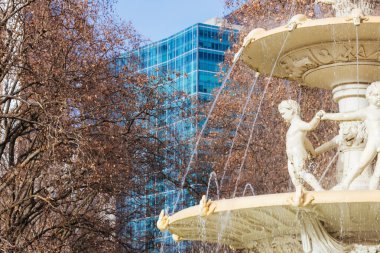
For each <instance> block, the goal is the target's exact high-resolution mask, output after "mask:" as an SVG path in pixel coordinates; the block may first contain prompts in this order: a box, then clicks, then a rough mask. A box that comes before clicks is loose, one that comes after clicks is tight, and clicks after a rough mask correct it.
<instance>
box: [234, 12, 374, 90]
mask: <svg viewBox="0 0 380 253" xmlns="http://www.w3.org/2000/svg"><path fill="white" fill-rule="evenodd" d="M245 41H246V42H245V48H244V50H243V52H242V56H241V58H242V60H243V61H244V62H245V63H246V64H247V65H248V66H249V67H250V68H252V69H254V70H255V71H258V72H260V73H262V74H267V75H270V74H271V72H272V71H273V76H275V77H279V78H285V79H290V80H295V81H297V82H300V83H301V84H303V85H306V86H310V87H318V88H323V89H334V88H335V87H336V86H338V85H342V84H346V83H358V84H361V83H363V84H369V83H371V82H374V81H377V80H380V43H379V42H380V17H377V16H368V17H364V18H363V20H362V23H361V24H360V25H359V26H355V25H354V23H353V21H352V18H350V17H335V18H326V19H317V20H309V19H308V20H305V21H302V22H300V23H298V24H297V25H296V28H295V29H294V30H290V29H289V26H281V27H278V28H275V29H272V30H268V31H265V30H263V29H261V30H259V31H258V32H253V33H251V34H250V35H248V36H247V38H246V39H245ZM357 41H358V42H357Z"/></svg>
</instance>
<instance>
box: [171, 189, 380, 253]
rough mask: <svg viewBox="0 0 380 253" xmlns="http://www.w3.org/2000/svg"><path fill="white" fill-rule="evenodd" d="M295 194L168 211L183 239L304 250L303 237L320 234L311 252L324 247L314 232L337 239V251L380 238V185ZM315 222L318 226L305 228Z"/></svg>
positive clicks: (173, 230) (331, 240)
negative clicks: (208, 210)
mask: <svg viewBox="0 0 380 253" xmlns="http://www.w3.org/2000/svg"><path fill="white" fill-rule="evenodd" d="M293 195H294V193H282V194H272V195H261V196H252V197H242V198H235V199H224V200H218V201H214V202H213V205H214V206H215V210H214V212H213V213H212V214H210V215H208V216H204V217H201V216H200V210H199V207H198V206H195V207H191V208H187V209H185V210H182V211H180V212H178V213H175V214H174V215H173V216H171V217H169V226H168V230H169V231H170V232H171V233H172V234H175V235H177V237H178V238H181V240H192V241H207V242H213V243H221V244H225V245H229V246H231V247H232V248H236V249H242V248H245V249H251V250H253V252H304V250H303V249H304V248H305V245H304V244H305V242H306V243H307V241H305V239H304V238H302V237H305V235H306V237H307V235H308V233H316V234H319V236H317V237H315V236H312V237H313V240H314V242H313V240H312V241H311V244H314V249H313V250H312V251H310V252H324V251H323V250H322V251H318V250H316V249H315V247H316V246H315V245H316V244H317V243H316V242H315V240H316V239H315V238H324V239H321V241H320V242H319V243H322V244H323V243H327V244H335V245H333V246H332V247H336V248H337V251H330V252H367V251H357V249H356V248H365V249H368V247H372V248H373V247H377V246H371V245H378V244H380V233H378V229H379V228H380V213H379V211H378V210H379V208H380V191H352V190H351V191H325V192H306V193H305V195H304V200H305V202H304V204H305V206H301V207H295V206H293V205H292V204H291V203H292V197H293ZM302 217H306V218H302ZM310 219H311V220H313V222H310ZM314 221H315V222H314ZM314 223H316V224H314ZM305 224H306V225H305ZM313 224H314V225H315V226H313V227H316V228H313V229H311V231H314V232H306V233H305V230H309V231H310V228H307V226H312V225H313ZM305 226H306V227H305ZM319 226H320V228H318V227H319ZM317 240H318V239H317ZM324 241H326V242H324ZM358 245H359V246H358ZM366 245H367V246H366ZM368 245H369V246H368ZM268 247H269V248H268ZM311 247H313V246H311ZM319 248H320V246H319ZM343 248H344V250H343V251H342V249H343ZM286 249H289V250H288V251H287V250H286ZM255 250H256V251H255ZM269 250H270V251H269ZM374 252H377V251H374Z"/></svg>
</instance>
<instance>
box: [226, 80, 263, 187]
mask: <svg viewBox="0 0 380 253" xmlns="http://www.w3.org/2000/svg"><path fill="white" fill-rule="evenodd" d="M259 75H260V74H259V73H256V74H255V80H254V81H253V83H252V85H251V88H250V90H249V92H248V95H247V99H246V101H245V104H244V107H243V110H242V113H241V114H240V118H239V123H238V124H237V126H236V129H235V132H234V135H233V138H232V143H231V146H230V149H229V150H228V156H227V160H226V162H225V164H224V167H223V175H222V178H221V180H220V190H221V189H222V188H223V180H224V178H225V176H226V172H227V168H228V165H229V162H230V159H231V155H232V150H233V149H234V147H235V141H236V137H237V133H238V132H239V129H240V126H241V124H242V122H243V120H244V117H245V113H246V110H247V107H248V104H249V102H250V101H251V97H252V93H253V91H254V90H255V87H256V84H257V80H258V79H259Z"/></svg>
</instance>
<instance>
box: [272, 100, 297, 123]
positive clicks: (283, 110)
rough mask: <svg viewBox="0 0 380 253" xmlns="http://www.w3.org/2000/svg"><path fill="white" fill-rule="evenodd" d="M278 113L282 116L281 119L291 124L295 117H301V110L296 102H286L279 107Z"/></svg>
mask: <svg viewBox="0 0 380 253" xmlns="http://www.w3.org/2000/svg"><path fill="white" fill-rule="evenodd" d="M278 111H279V112H280V114H281V117H282V118H283V119H284V120H285V121H287V122H289V121H290V120H292V118H293V116H294V115H300V113H301V109H300V106H299V104H298V103H297V102H296V101H294V100H291V99H289V100H284V101H282V102H281V103H280V104H279V105H278Z"/></svg>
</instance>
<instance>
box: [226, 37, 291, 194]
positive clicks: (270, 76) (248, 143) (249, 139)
mask: <svg viewBox="0 0 380 253" xmlns="http://www.w3.org/2000/svg"><path fill="white" fill-rule="evenodd" d="M289 34H290V32H288V33H287V34H286V36H285V38H284V41H283V43H282V46H281V49H280V50H279V52H278V54H277V57H276V60H275V61H274V64H273V67H272V70H271V72H270V75H269V79H268V81H267V83H266V85H265V88H264V91H263V94H262V95H261V98H260V102H259V105H258V107H257V110H256V114H255V118H254V120H253V122H252V126H251V130H250V133H249V138H248V142H247V145H246V148H245V151H244V156H243V159H242V162H241V164H240V168H239V171H238V177H237V179H236V183H235V189H234V192H233V194H232V198H234V197H235V196H236V191H237V187H238V184H239V181H240V177H241V172H242V170H243V167H244V164H245V160H246V159H247V155H248V149H249V146H250V145H251V141H252V138H253V131H254V129H255V126H256V121H257V119H258V116H259V113H260V110H261V106H262V104H263V101H264V97H265V95H266V92H267V90H268V86H269V84H270V82H271V81H272V77H273V73H274V70H275V69H276V66H277V62H278V60H279V58H280V56H281V54H282V51H283V50H284V47H285V45H286V42H287V40H288V37H289Z"/></svg>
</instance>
